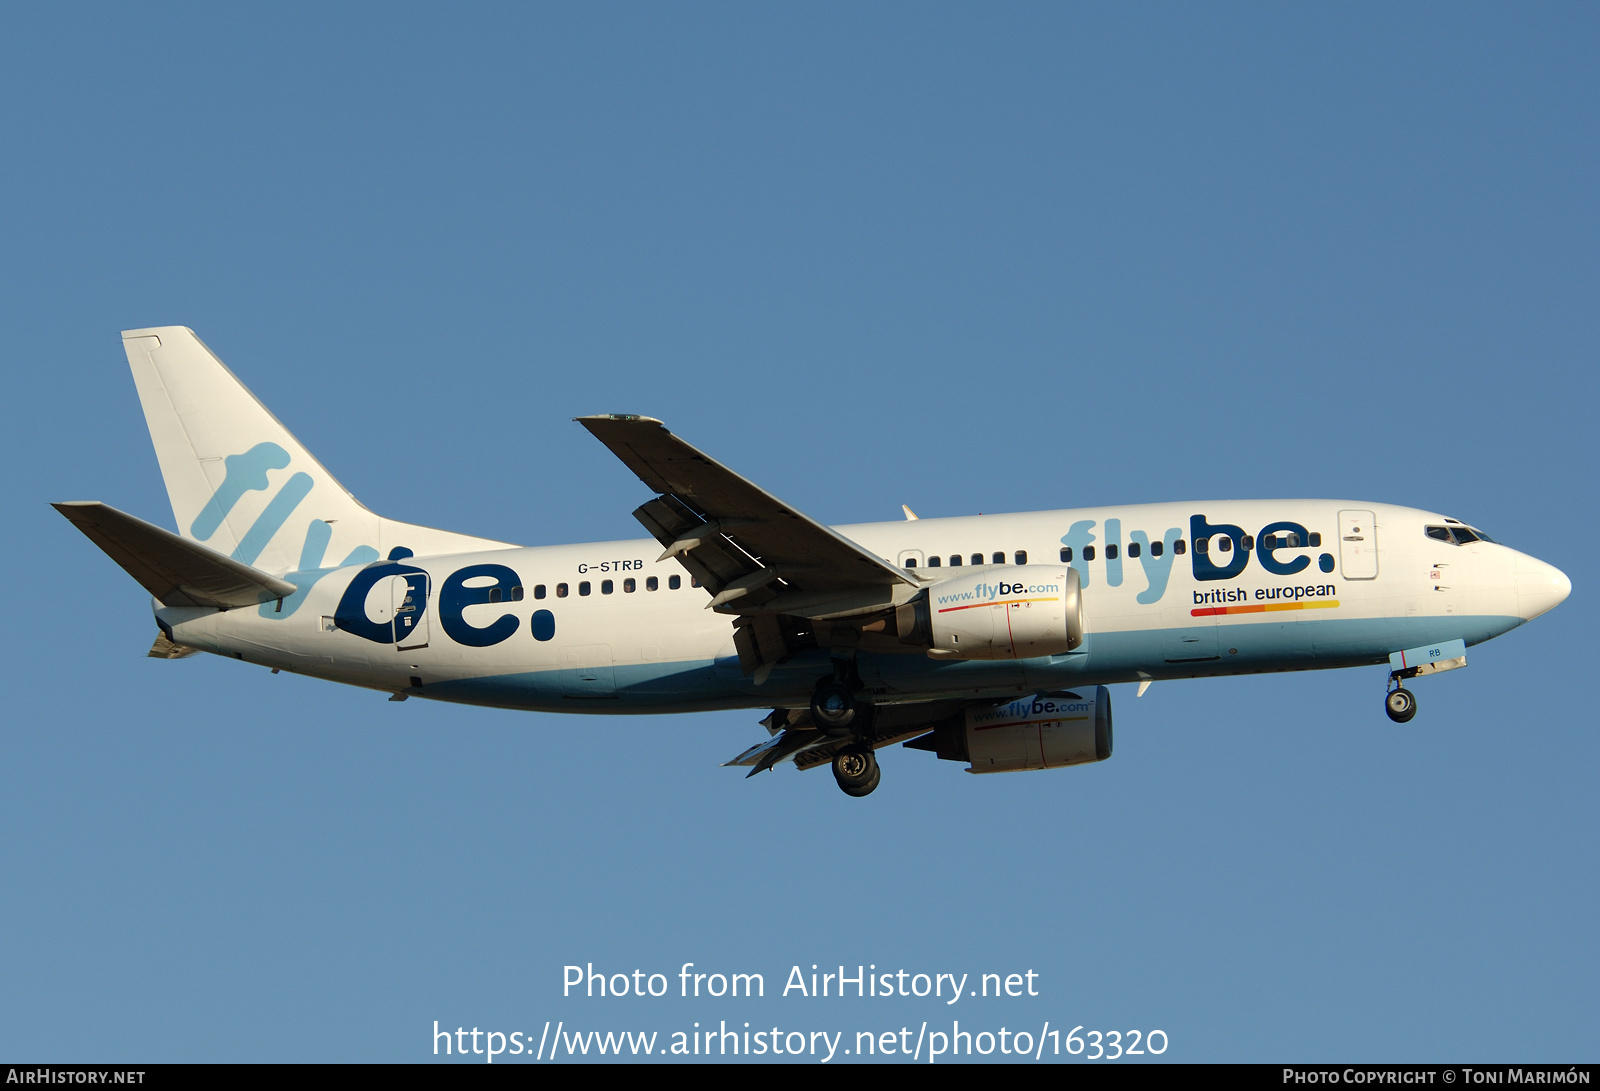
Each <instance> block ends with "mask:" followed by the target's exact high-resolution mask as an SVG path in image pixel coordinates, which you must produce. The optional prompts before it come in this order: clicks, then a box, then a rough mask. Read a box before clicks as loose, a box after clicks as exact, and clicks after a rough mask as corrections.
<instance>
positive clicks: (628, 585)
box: [622, 577, 639, 595]
mask: <svg viewBox="0 0 1600 1091" xmlns="http://www.w3.org/2000/svg"><path fill="white" fill-rule="evenodd" d="M622 590H623V591H624V592H625V593H626V594H629V595H631V594H633V593H634V592H635V591H637V590H639V585H638V584H636V583H634V582H633V580H632V578H631V577H630V578H629V579H625V580H623V581H622Z"/></svg>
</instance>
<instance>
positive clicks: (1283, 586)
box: [54, 326, 1572, 796]
mask: <svg viewBox="0 0 1600 1091" xmlns="http://www.w3.org/2000/svg"><path fill="white" fill-rule="evenodd" d="M122 341H123V346H124V348H125V350H126V352H127V357H128V363H129V365H130V366H131V368H132V370H133V378H134V383H135V386H136V387H137V389H138V393H139V400H140V403H141V404H142V406H143V409H144V414H145V421H146V423H147V424H148V426H149V429H150V437H151V441H152V442H153V444H154V446H155V452H156V458H157V461H158V462H159V464H160V467H161V474H162V477H163V478H164V480H165V483H166V487H167V494H168V497H169V499H170V500H171V503H172V510H173V516H174V518H175V520H176V525H177V527H178V531H177V533H173V532H172V531H169V530H166V529H164V528H162V527H159V526H156V525H154V524H152V523H148V522H145V521H144V520H142V519H139V518H137V517H135V516H132V515H129V514H126V513H124V512H122V511H119V510H117V509H116V508H113V507H110V506H108V505H106V504H103V503H99V502H88V501H82V502H70V503H58V504H55V505H54V507H55V508H56V509H57V510H58V511H60V512H61V514H62V515H64V516H66V517H67V518H68V519H69V520H71V521H72V523H73V524H74V525H76V526H77V527H78V529H79V530H81V531H82V532H83V533H84V534H85V535H87V536H88V538H89V539H90V540H91V541H93V542H94V543H95V544H96V545H97V546H99V547H100V548H101V549H102V550H104V551H105V552H106V553H107V554H108V555H109V556H110V557H111V559H112V560H114V561H116V562H117V564H119V565H120V566H122V568H123V569H125V570H126V571H127V572H128V573H129V574H130V575H131V576H133V578H134V579H135V580H137V581H138V582H139V583H140V584H141V585H142V586H143V587H144V588H145V590H146V591H148V592H149V593H150V594H151V595H152V596H153V602H152V609H153V611H154V614H155V622H156V626H157V628H158V629H159V635H158V636H157V637H156V639H155V643H154V645H153V646H152V647H151V649H150V652H149V654H150V655H151V656H153V657H156V658H167V659H175V658H182V657H185V656H188V655H192V654H194V653H195V652H200V651H204V652H210V653H212V654H214V655H218V656H222V657H225V658H231V659H237V660H242V661H244V662H247V663H254V664H257V665H260V666H264V667H270V668H271V669H272V670H273V672H274V673H276V672H278V671H291V672H294V673H299V674H305V675H310V676H313V677H317V678H324V679H329V680H332V681H337V682H345V683H349V684H352V685H356V686H364V687H368V688H371V689H374V690H379V691H384V692H387V693H389V694H390V697H389V699H390V700H391V701H404V700H407V699H408V698H411V697H421V698H428V699H432V700H440V701H454V702H461V703H465V704H475V705H489V706H493V707H498V708H510V709H525V710H531V711H546V712H583V713H602V714H605V713H623V714H629V713H633V714H655V713H668V712H699V711H707V710H716V709H735V708H766V709H770V711H769V712H768V714H767V715H766V717H765V718H764V719H763V720H761V723H762V725H763V726H764V727H766V729H767V733H768V738H767V739H765V740H764V741H761V742H759V743H757V744H756V745H754V746H751V747H750V748H749V749H748V750H746V751H745V752H743V753H742V754H740V755H738V756H737V757H735V758H733V759H732V760H731V761H728V762H725V763H723V764H725V765H730V766H735V767H741V768H748V769H749V773H748V774H747V776H754V775H755V774H756V773H759V772H763V771H765V770H769V769H772V768H773V767H775V766H776V765H778V764H779V763H783V762H787V763H791V764H793V765H794V766H796V767H797V768H799V769H813V768H818V767H820V766H823V765H827V766H830V767H831V768H832V770H833V774H834V778H835V780H836V781H837V783H838V785H839V787H840V788H841V789H842V790H843V791H844V792H845V793H846V794H848V795H852V796H865V795H867V794H869V793H871V792H872V791H873V789H875V788H876V787H877V786H878V783H879V779H880V775H881V772H880V767H879V763H878V759H877V752H878V751H879V750H881V749H882V748H884V747H886V746H891V745H894V744H896V743H899V744H902V745H903V746H904V747H908V748H912V749H918V750H925V751H931V752H933V753H934V754H935V755H936V756H937V757H938V758H941V759H945V760H952V761H959V762H965V763H966V764H967V770H968V771H969V772H972V773H996V772H1014V771H1021V770H1039V769H1050V768H1058V767H1063V766H1069V765H1079V764H1086V763H1091V762H1097V761H1103V760H1105V759H1106V758H1109V757H1110V756H1111V752H1112V741H1113V736H1112V719H1111V698H1110V693H1109V691H1108V690H1107V688H1106V687H1107V686H1108V685H1114V684H1117V683H1135V684H1137V686H1138V693H1139V694H1141V695H1142V694H1143V693H1144V691H1145V689H1146V687H1148V686H1149V685H1150V684H1151V683H1152V682H1156V681H1167V680H1172V679H1180V678H1202V677H1215V676H1220V675H1238V674H1259V673H1265V672H1272V671H1295V670H1313V669H1323V668H1336V667H1356V666H1366V665H1373V664H1387V665H1388V666H1389V668H1390V670H1389V675H1388V683H1387V685H1386V688H1385V698H1384V707H1385V710H1386V712H1387V713H1388V715H1389V717H1390V718H1391V719H1392V720H1394V721H1395V722H1397V723H1405V722H1407V721H1409V720H1410V719H1411V718H1412V717H1413V716H1414V715H1416V711H1417V703H1416V697H1415V695H1414V693H1413V691H1412V690H1410V689H1408V688H1406V686H1405V683H1406V682H1408V681H1412V680H1413V679H1416V678H1418V677H1422V676H1426V675H1430V674H1435V673H1439V672H1442V671H1448V670H1453V669H1456V668H1459V667H1463V666H1465V665H1466V649H1467V648H1468V647H1469V646H1472V645H1475V644H1479V643H1482V642H1483V641H1485V640H1489V639H1491V638H1492V637H1496V636H1499V635H1500V634H1502V633H1505V632H1508V631H1510V630H1511V629H1514V628H1516V627H1517V626H1519V625H1521V624H1522V623H1523V622H1525V621H1529V620H1531V619H1533V618H1535V617H1538V616H1539V615H1540V614H1543V613H1545V612H1546V611H1548V610H1550V609H1553V608H1554V607H1555V606H1557V605H1559V604H1560V603H1561V602H1562V601H1563V600H1564V599H1566V597H1567V595H1568V594H1569V593H1570V592H1571V589H1572V584H1571V582H1570V581H1569V580H1568V578H1567V577H1566V576H1565V575H1564V574H1563V573H1562V572H1560V571H1559V570H1558V569H1556V568H1554V567H1553V566H1551V565H1548V564H1546V563H1544V562H1543V561H1540V560H1537V559H1535V558H1533V557H1531V556H1528V555H1527V554H1524V553H1520V552H1518V551H1516V550H1514V549H1511V548H1509V547H1507V546H1505V545H1501V544H1499V543H1498V542H1496V541H1495V540H1494V539H1493V538H1491V537H1490V536H1489V535H1488V534H1486V533H1484V532H1483V531H1482V530H1479V529H1478V528H1476V527H1474V526H1471V525H1469V524H1467V523H1464V522H1461V521H1460V520H1457V519H1453V518H1447V517H1445V516H1443V515H1439V514H1436V513H1434V512H1429V511H1424V510H1418V509H1415V508H1406V507H1398V506H1395V505H1392V504H1379V503H1372V502H1366V501H1353V500H1242V501H1230V500H1208V501H1199V502H1193V503H1158V504H1130V505H1124V506H1120V507H1119V506H1111V507H1104V508H1087V509H1069V510H1061V511H1040V512H1028V513H1019V514H1010V515H979V516H963V517H956V518H941V519H918V518H917V517H916V515H915V513H914V512H912V510H911V509H910V508H909V507H906V508H904V513H905V519H903V520H895V521H891V522H881V523H865V524H860V525H855V526H841V527H829V526H826V525H824V524H822V523H820V522H817V521H816V520H814V519H812V518H810V517H809V516H807V515H805V514H803V513H801V512H800V511H798V510H796V509H795V508H794V507H793V506H791V505H789V504H785V503H784V502H783V501H781V500H779V499H778V498H777V497H775V496H773V495H772V494H771V493H768V492H766V491H765V490H763V489H762V488H760V487H759V486H758V485H756V484H754V483H752V482H751V481H748V480H746V479H745V478H743V477H741V476H739V474H737V473H735V472H734V471H733V470H731V469H729V468H727V467H726V466H724V465H722V464H721V463H719V462H717V461H716V460H714V459H712V458H711V457H710V456H708V455H706V454H704V453H702V452H701V451H699V450H697V449H696V448H694V447H692V446H690V445H689V444H688V443H686V442H684V441H683V440H682V439H680V438H678V437H677V436H675V435H673V434H672V433H671V432H669V431H668V430H667V429H666V427H665V426H664V425H663V424H662V423H661V422H660V421H658V420H654V419H652V418H650V417H644V416H635V415H632V414H608V415H601V416H588V417H579V418H577V422H578V423H579V424H581V425H582V426H583V427H584V428H586V429H587V430H588V431H589V432H590V433H591V434H592V435H593V436H594V437H595V438H596V439H598V440H599V441H600V442H601V443H602V444H604V445H605V446H606V447H607V448H609V449H610V450H611V452H612V453H613V454H614V455H616V456H617V457H618V458H619V459H620V460H621V461H622V463H623V465H624V466H626V467H627V468H628V469H629V470H632V471H633V472H634V474H636V475H637V476H638V478H639V480H640V481H641V482H643V484H644V485H645V487H646V489H647V490H648V491H649V492H650V493H651V494H653V495H652V496H651V498H650V499H648V500H646V501H645V502H644V503H643V504H642V505H640V507H639V508H638V509H637V510H635V511H634V513H633V515H634V518H635V519H637V520H638V521H639V523H641V524H642V525H643V527H644V529H645V530H646V531H647V532H648V534H649V537H648V538H643V539H638V540H634V541H617V542H589V543H582V544H576V545H553V546H535V547H524V546H517V545H513V544H511V543H507V542H500V541H494V540H491V539H487V538H478V537H473V536H470V535H466V534H458V533H454V532H451V531H445V530H435V529H432V528H429V527H423V526H416V525H413V524H410V523H402V522H396V521H394V520H391V519H387V518H384V517H382V516H379V515H376V514H374V513H373V512H371V511H369V510H367V508H365V507H363V506H362V505H361V503H360V502H358V501H357V500H356V499H355V498H354V497H353V496H351V495H350V494H349V493H348V492H346V491H345V489H344V488H343V486H341V485H340V484H339V483H338V482H337V481H336V480H335V479H334V478H333V476H332V475H331V474H329V473H328V471H327V470H326V469H324V468H323V466H322V465H321V464H320V463H319V462H317V460H316V459H315V458H313V457H312V455H311V454H310V452H309V451H307V450H306V449H305V448H304V447H303V446H302V445H301V444H300V443H299V441H298V440H296V439H295V438H294V436H292V435H291V434H290V433H289V431H288V430H287V429H286V428H285V427H284V426H283V425H282V424H280V423H279V422H278V420H277V418H276V417H274V416H273V415H272V414H271V413H270V412H269V411H268V410H267V409H266V407H265V406H263V405H262V404H261V403H260V402H259V401H257V400H256V398H255V396H254V395H252V394H251V393H250V391H249V390H247V389H246V388H245V386H244V384H243V383H241V382H240V381H239V380H238V379H237V378H236V377H235V376H234V375H233V373H232V372H231V371H229V370H228V368H227V367H226V366H225V365H224V364H223V363H222V361H221V360H220V359H218V358H217V357H216V356H215V355H214V354H213V353H212V352H211V350H210V349H208V348H207V347H206V346H205V345H204V344H203V343H202V342H201V341H200V339H199V338H198V337H196V336H195V334H194V332H193V331H192V330H190V329H188V328H186V327H182V326H163V327H158V328H152V329H139V330H128V331H126V332H124V333H123V335H122Z"/></svg>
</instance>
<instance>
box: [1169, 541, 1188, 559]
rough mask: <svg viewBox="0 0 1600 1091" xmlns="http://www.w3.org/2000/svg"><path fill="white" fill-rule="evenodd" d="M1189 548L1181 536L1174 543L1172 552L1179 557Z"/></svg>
mask: <svg viewBox="0 0 1600 1091" xmlns="http://www.w3.org/2000/svg"><path fill="white" fill-rule="evenodd" d="M1188 548H1189V546H1188V545H1187V544H1186V543H1185V542H1184V540H1183V539H1182V538H1179V539H1178V540H1177V541H1176V542H1173V543H1172V552H1173V553H1175V554H1176V555H1177V556H1179V557H1181V556H1183V555H1184V553H1185V552H1186V551H1187V550H1188Z"/></svg>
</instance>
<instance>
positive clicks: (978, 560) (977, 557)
mask: <svg viewBox="0 0 1600 1091" xmlns="http://www.w3.org/2000/svg"><path fill="white" fill-rule="evenodd" d="M972 563H973V564H982V563H983V554H982V553H974V554H973V555H972Z"/></svg>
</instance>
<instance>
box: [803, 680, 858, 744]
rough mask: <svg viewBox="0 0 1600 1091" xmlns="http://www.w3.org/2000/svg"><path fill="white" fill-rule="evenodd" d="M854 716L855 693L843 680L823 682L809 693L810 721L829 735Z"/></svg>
mask: <svg viewBox="0 0 1600 1091" xmlns="http://www.w3.org/2000/svg"><path fill="white" fill-rule="evenodd" d="M855 718H856V695H855V694H854V693H853V692H851V690H850V687H849V686H847V685H845V684H844V683H843V682H823V683H822V684H820V685H819V686H817V691H816V692H815V693H813V694H812V695H811V722H812V723H814V724H816V725H817V726H818V727H820V728H822V730H824V731H826V732H828V733H829V734H830V735H831V734H833V733H834V732H837V731H840V730H842V729H843V728H847V727H849V726H850V724H851V723H852V722H853V721H854V720H855Z"/></svg>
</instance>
